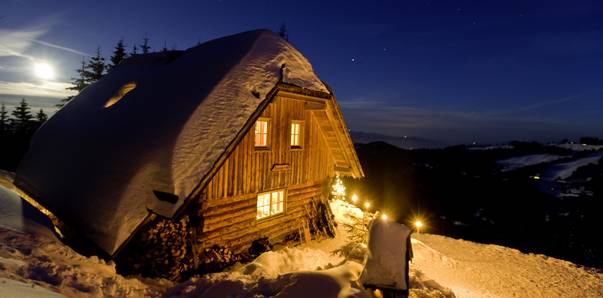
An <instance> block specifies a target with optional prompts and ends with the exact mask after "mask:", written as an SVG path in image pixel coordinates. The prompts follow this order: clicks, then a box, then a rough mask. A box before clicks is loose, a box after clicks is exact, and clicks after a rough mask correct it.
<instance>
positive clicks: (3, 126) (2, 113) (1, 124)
mask: <svg viewBox="0 0 603 298" xmlns="http://www.w3.org/2000/svg"><path fill="white" fill-rule="evenodd" d="M7 134H8V112H7V111H6V106H5V105H4V102H3V103H2V106H0V137H3V136H6V135H7Z"/></svg>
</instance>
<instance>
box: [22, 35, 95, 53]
mask: <svg viewBox="0 0 603 298" xmlns="http://www.w3.org/2000/svg"><path fill="white" fill-rule="evenodd" d="M32 41H33V42H35V43H38V44H41V45H44V46H47V47H51V48H55V49H59V50H63V51H67V52H71V53H74V54H78V55H82V56H88V57H90V54H87V53H84V52H80V51H78V50H75V49H72V48H68V47H64V46H60V45H57V44H53V43H49V42H45V41H41V40H37V39H32Z"/></svg>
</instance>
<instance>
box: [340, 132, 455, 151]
mask: <svg viewBox="0 0 603 298" xmlns="http://www.w3.org/2000/svg"><path fill="white" fill-rule="evenodd" d="M350 135H351V136H352V141H354V143H356V144H368V143H372V142H385V143H388V144H390V145H394V146H396V147H399V148H403V149H418V148H442V147H445V146H446V144H444V143H441V142H437V141H433V140H428V139H423V138H417V137H410V136H404V137H398V136H388V135H382V134H378V133H373V132H362V131H354V130H352V131H350Z"/></svg>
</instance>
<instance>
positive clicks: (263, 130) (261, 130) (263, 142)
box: [255, 120, 268, 147]
mask: <svg viewBox="0 0 603 298" xmlns="http://www.w3.org/2000/svg"><path fill="white" fill-rule="evenodd" d="M255 146H256V147H267V146H268V120H258V121H256V122H255Z"/></svg>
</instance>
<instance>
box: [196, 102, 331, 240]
mask: <svg viewBox="0 0 603 298" xmlns="http://www.w3.org/2000/svg"><path fill="white" fill-rule="evenodd" d="M321 101H322V100H318V99H314V100H304V99H303V98H294V97H292V96H286V95H282V94H277V96H275V97H274V98H273V101H272V102H271V103H270V104H269V105H268V106H267V107H266V109H265V110H264V111H263V112H262V114H261V116H260V118H259V119H262V120H267V121H268V123H269V126H268V129H269V133H268V137H269V140H268V146H267V147H256V146H255V142H254V138H255V131H254V130H253V129H250V130H249V131H248V132H247V134H246V135H245V136H244V137H243V139H242V141H241V142H240V143H239V144H238V145H237V146H236V148H235V149H234V150H233V151H232V152H231V154H230V156H229V157H228V158H227V159H226V161H225V162H224V164H223V165H222V167H221V168H220V169H219V170H218V172H217V173H216V175H215V176H214V177H213V179H211V180H210V182H209V183H208V184H207V186H206V187H205V191H204V192H203V196H202V198H203V199H202V203H201V204H200V205H201V206H202V207H201V210H200V214H201V215H202V217H203V227H202V231H201V234H200V236H199V238H198V242H197V243H198V245H199V246H200V247H211V246H213V245H221V246H227V247H229V248H230V249H232V250H233V251H240V250H243V249H245V248H246V246H249V244H250V243H251V241H253V240H255V239H258V238H262V237H268V238H269V239H270V240H271V241H278V240H280V239H282V237H284V236H285V235H287V234H291V233H295V232H297V231H299V230H300V229H303V226H304V225H307V222H306V220H307V218H308V215H309V214H310V213H312V212H314V210H313V208H314V206H315V205H313V201H314V204H316V203H317V202H318V201H320V200H323V201H324V200H325V199H326V197H327V196H328V191H329V189H328V186H329V182H330V180H331V178H332V177H333V176H334V175H335V163H334V159H333V156H332V153H331V151H330V150H329V148H328V145H327V143H326V140H325V138H324V135H323V133H322V131H321V125H320V123H319V121H318V119H317V118H316V115H315V114H316V113H317V111H321V110H322V109H324V108H325V107H326V105H324V104H321ZM291 123H301V125H302V126H301V128H302V132H301V138H302V141H301V144H300V145H301V146H291V142H290V140H291V128H290V127H291ZM272 190H284V191H285V194H286V195H285V197H286V199H285V210H284V212H283V213H280V214H277V215H274V216H270V217H268V218H263V219H259V220H258V219H256V209H257V205H256V203H257V195H258V194H259V193H262V192H267V191H272Z"/></svg>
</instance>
